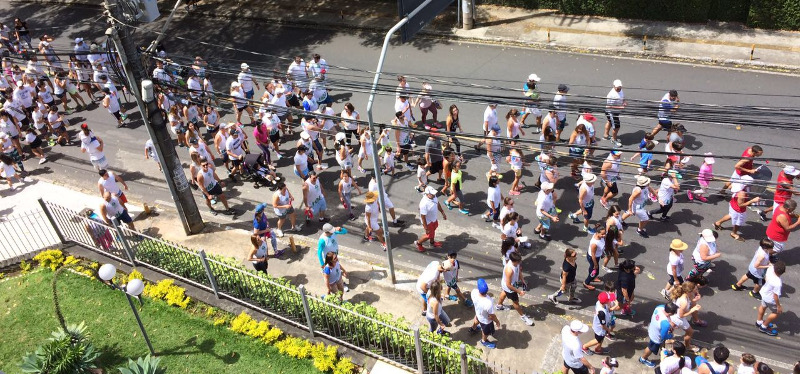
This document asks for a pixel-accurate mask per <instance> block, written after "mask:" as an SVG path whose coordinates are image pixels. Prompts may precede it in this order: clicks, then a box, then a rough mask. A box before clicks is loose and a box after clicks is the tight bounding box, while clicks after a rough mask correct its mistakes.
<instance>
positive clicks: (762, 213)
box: [758, 212, 767, 222]
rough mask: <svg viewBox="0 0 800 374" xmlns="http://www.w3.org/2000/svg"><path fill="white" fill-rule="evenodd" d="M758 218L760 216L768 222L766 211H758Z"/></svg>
mask: <svg viewBox="0 0 800 374" xmlns="http://www.w3.org/2000/svg"><path fill="white" fill-rule="evenodd" d="M758 218H760V219H761V221H763V222H767V215H766V214H764V212H758Z"/></svg>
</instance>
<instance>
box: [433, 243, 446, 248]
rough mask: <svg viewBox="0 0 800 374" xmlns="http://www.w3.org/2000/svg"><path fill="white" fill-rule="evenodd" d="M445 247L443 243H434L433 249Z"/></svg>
mask: <svg viewBox="0 0 800 374" xmlns="http://www.w3.org/2000/svg"><path fill="white" fill-rule="evenodd" d="M443 245H444V244H442V242H433V247H434V248H442V246H443Z"/></svg>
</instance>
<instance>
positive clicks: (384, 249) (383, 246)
mask: <svg viewBox="0 0 800 374" xmlns="http://www.w3.org/2000/svg"><path fill="white" fill-rule="evenodd" d="M381 249H383V251H384V252H386V251H388V250H389V247H387V246H386V244H381Z"/></svg>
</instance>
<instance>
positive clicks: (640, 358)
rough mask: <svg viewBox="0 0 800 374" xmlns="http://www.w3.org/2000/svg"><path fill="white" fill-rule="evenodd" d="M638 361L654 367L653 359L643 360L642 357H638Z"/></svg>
mask: <svg viewBox="0 0 800 374" xmlns="http://www.w3.org/2000/svg"><path fill="white" fill-rule="evenodd" d="M639 363H640V364H642V365H644V366H647V367H649V368H654V367H656V364H655V363H654V362H653V361H650V360H645V359H644V358H643V357H639Z"/></svg>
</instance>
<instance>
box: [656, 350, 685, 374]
mask: <svg viewBox="0 0 800 374" xmlns="http://www.w3.org/2000/svg"><path fill="white" fill-rule="evenodd" d="M683 360H684V361H683V367H684V368H689V369H691V368H692V359H691V358H689V357H686V356H684V357H683ZM680 363H681V361H680V358H678V356H677V355H672V356H669V357H664V359H663V360H661V363H660V364H659V368H660V369H661V373H662V374H679V373H680V371H679V370H678V368H680Z"/></svg>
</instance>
